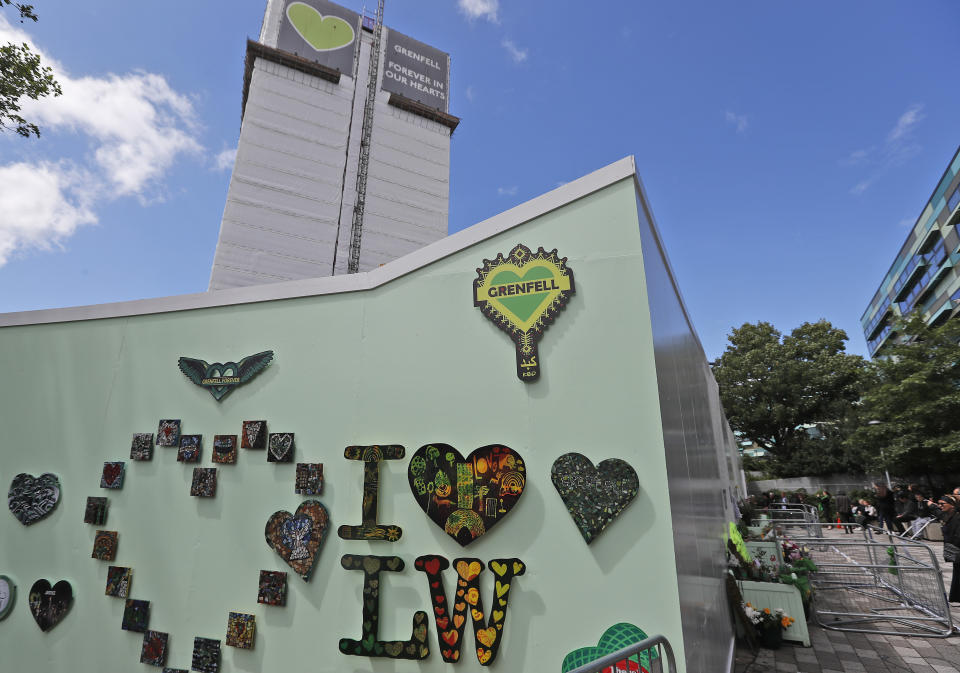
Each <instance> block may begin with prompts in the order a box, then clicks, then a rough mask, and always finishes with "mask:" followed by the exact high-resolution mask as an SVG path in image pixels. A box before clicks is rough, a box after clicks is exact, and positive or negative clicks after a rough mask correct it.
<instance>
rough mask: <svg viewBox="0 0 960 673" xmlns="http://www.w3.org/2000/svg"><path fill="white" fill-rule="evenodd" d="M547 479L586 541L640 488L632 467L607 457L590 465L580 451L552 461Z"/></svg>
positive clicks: (589, 540) (631, 498)
mask: <svg viewBox="0 0 960 673" xmlns="http://www.w3.org/2000/svg"><path fill="white" fill-rule="evenodd" d="M550 478H551V480H552V481H553V485H554V486H555V487H556V489H557V491H558V492H559V493H560V497H561V498H563V504H565V505H566V506H567V511H568V512H570V516H571V517H573V522H574V523H575V524H577V528H579V529H580V534H581V535H583V539H584V540H586V541H587V544H590V543H591V542H592V541H593V540H594V539H595V538H596V537H597V536H598V535H599V534H600V533H602V532H603V529H604V528H606V527H607V526H608V525H609V524H610V522H611V521H613V520H614V519H616V518H617V517H618V516H619V515H620V512H622V511H623V509H624V508H625V507H626V506H627V505H629V504H630V501H632V500H633V499H634V498H636V497H637V493H638V492H639V491H640V480H639V479H638V478H637V472H636V470H634V469H633V468H632V467H631V466H630V464H629V463H627V462H626V461H624V460H620V459H619V458H608V459H607V460H604V461H603V462H601V463H600V464H599V465H598V466H597V467H594V466H593V463H591V462H590V459H589V458H587V457H586V456H584V455H583V454H580V453H565V454H563V455H562V456H560V457H559V458H557V459H556V460H555V461H554V462H553V467H551V468H550Z"/></svg>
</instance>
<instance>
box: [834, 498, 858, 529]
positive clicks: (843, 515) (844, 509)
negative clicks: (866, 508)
mask: <svg viewBox="0 0 960 673" xmlns="http://www.w3.org/2000/svg"><path fill="white" fill-rule="evenodd" d="M833 502H834V503H835V504H836V506H837V516H838V517H840V523H842V524H846V525H844V527H843V532H844V533H849V534H851V535H852V534H853V526H851V525H849V524H850V521H851V519H852V517H853V507H852V505H851V503H850V498H848V497H847V493H846V491H840V493H838V494H837V497H836V498H834V500H833Z"/></svg>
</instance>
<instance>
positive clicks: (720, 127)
mask: <svg viewBox="0 0 960 673" xmlns="http://www.w3.org/2000/svg"><path fill="white" fill-rule="evenodd" d="M265 4H266V3H265V0H232V1H231V2H224V1H218V2H215V1H213V0H209V1H206V2H196V0H193V1H191V2H187V1H185V0H168V2H165V3H161V4H157V3H142V2H128V3H119V4H118V3H115V2H111V3H108V2H104V1H101V0H87V1H85V2H70V3H67V2H62V1H61V2H51V1H49V0H35V8H36V11H37V13H38V14H39V16H40V21H39V23H36V24H33V23H27V24H20V23H18V22H16V21H15V17H14V13H13V12H12V11H11V10H10V9H9V8H7V9H4V10H2V11H0V42H6V41H8V40H10V39H20V38H22V37H23V36H22V35H21V33H20V31H23V32H26V34H27V37H28V38H29V40H30V41H31V42H32V43H34V44H35V45H36V46H37V48H38V49H39V50H40V51H42V53H43V54H44V55H45V56H46V57H47V58H48V59H49V60H50V62H51V63H52V64H53V65H54V67H55V70H56V72H57V75H58V77H59V78H60V80H61V82H62V83H63V84H64V89H65V94H64V96H63V97H62V98H61V99H58V100H57V101H56V102H55V103H53V104H51V103H48V102H43V103H41V104H38V105H36V106H30V107H29V111H30V112H31V113H33V115H34V116H35V117H37V118H38V120H39V122H40V124H41V128H42V130H43V136H42V137H41V138H40V139H39V140H23V139H21V138H19V137H17V136H15V135H13V134H11V133H4V134H0V312H6V311H20V310H30V309H36V308H49V307H56V306H68V305H76V304H92V303H100V302H108V301H118V300H126V299H135V298H141V297H154V296H164V295H171V294H181V293H186V292H200V291H204V290H205V289H206V287H207V282H208V280H209V273H210V266H211V263H212V260H213V252H214V246H215V244H216V239H217V234H218V231H219V226H220V217H221V215H222V212H223V205H224V201H225V198H226V192H227V185H228V182H229V178H230V170H229V167H230V163H229V158H230V153H231V151H232V150H233V149H234V148H235V147H236V142H237V137H238V134H239V124H240V95H241V84H242V73H243V57H244V49H245V41H246V38H247V37H248V36H249V37H253V38H256V36H257V35H258V33H259V30H260V23H261V20H262V18H263V11H264V7H265ZM341 4H343V5H345V6H347V7H350V8H351V9H354V10H360V9H361V7H362V5H361V3H359V2H354V1H353V0H344V1H343V2H341ZM371 4H372V2H371ZM385 14H386V16H385V20H386V23H387V25H389V26H391V27H393V28H395V29H397V30H400V31H401V32H404V33H406V34H408V35H410V36H412V37H415V38H417V39H419V40H421V41H423V42H426V43H428V44H431V45H434V46H437V47H438V48H441V49H444V50H445V51H448V52H450V54H451V69H452V95H451V106H450V110H451V112H452V113H453V114H455V115H457V116H459V117H461V118H462V120H463V121H462V123H461V125H460V127H459V128H458V129H457V132H456V133H455V135H454V137H453V145H452V174H451V212H450V229H451V231H456V230H459V229H461V228H463V227H466V226H469V225H470V224H473V223H475V222H478V221H480V220H482V219H484V218H486V217H489V216H490V215H493V214H495V213H498V212H500V211H502V210H505V209H507V208H509V207H512V206H514V205H516V204H518V203H521V202H523V201H525V200H527V199H530V198H532V197H534V196H537V195H538V194H541V193H543V192H545V191H548V190H550V189H553V188H554V187H556V186H557V185H558V184H560V183H563V182H566V181H569V180H572V179H574V178H577V177H579V176H581V175H583V174H585V173H588V172H590V171H592V170H595V169H597V168H599V167H601V166H603V165H606V164H608V163H610V162H612V161H615V160H617V159H619V158H621V157H623V156H626V155H629V154H634V155H636V157H637V163H638V166H639V170H640V172H641V175H642V177H643V180H644V184H645V186H646V188H647V191H648V194H649V197H650V200H651V204H652V207H653V210H654V213H655V215H656V217H657V221H658V224H659V226H660V230H661V232H662V234H663V237H664V240H665V243H666V246H667V250H668V254H669V256H670V259H671V262H672V264H673V267H674V271H675V272H676V275H677V277H678V280H679V283H680V287H681V289H682V291H683V294H684V298H685V300H686V302H687V306H688V308H689V310H690V313H691V315H692V317H693V320H694V322H695V325H696V328H697V331H698V333H699V334H700V338H701V340H702V341H703V344H704V348H705V349H706V351H707V355H708V357H709V358H711V359H712V358H714V357H716V356H717V355H719V354H720V353H721V352H722V350H723V348H724V347H725V341H726V335H727V334H728V333H729V331H730V328H731V327H733V326H737V325H740V324H742V323H743V322H747V321H749V322H754V321H757V320H768V321H770V322H772V323H774V324H775V325H776V326H777V327H778V328H779V329H781V330H783V331H789V330H790V329H792V328H793V327H795V326H797V325H798V324H800V323H801V322H803V321H806V320H817V319H819V318H826V319H827V320H830V321H831V322H833V323H834V324H835V325H837V326H839V327H842V328H843V329H845V330H846V331H847V333H848V335H849V336H850V342H849V343H848V349H849V350H851V351H853V352H857V353H865V352H866V346H865V344H864V341H863V336H862V333H861V332H860V329H859V322H858V321H859V317H860V314H861V313H862V312H863V309H864V308H865V307H866V305H867V303H868V302H869V300H870V298H871V297H872V295H873V293H874V292H875V290H876V288H877V286H878V284H879V282H880V280H881V279H882V277H883V275H884V273H885V272H886V270H887V268H888V267H889V265H890V263H891V262H892V261H893V258H894V256H895V254H896V252H897V250H898V249H899V246H900V245H901V243H902V242H903V239H904V238H905V236H906V234H907V232H908V231H909V227H910V226H912V224H913V223H914V222H915V220H916V218H917V216H918V215H919V214H920V210H921V209H922V207H923V205H924V203H925V202H926V200H927V198H929V196H930V193H931V192H932V191H933V188H934V186H935V185H936V181H937V180H938V179H939V177H940V175H941V173H942V172H943V170H944V168H945V167H946V165H947V162H948V161H949V159H950V158H951V156H952V155H953V153H954V151H955V150H956V148H957V145H958V144H960V115H958V113H957V111H958V110H960V86H958V67H957V57H956V46H955V45H956V29H957V27H958V26H960V3H957V2H955V1H954V0H938V1H937V0H931V1H929V2H923V3H915V2H902V1H887V0H870V1H866V0H849V1H845V2H836V1H835V0H834V1H831V2H827V1H820V0H815V1H810V2H803V3H800V2H770V1H769V0H766V1H756V2H754V1H749V0H745V1H741V2H735V3H718V2H714V1H706V0H704V1H698V2H685V1H671V2H648V1H646V0H644V1H636V2H623V3H617V4H616V5H608V6H606V8H605V9H603V10H601V9H600V7H599V6H598V5H596V4H587V3H573V2H556V1H554V2H547V1H545V0H526V1H522V2H521V1H510V0H456V1H455V0H387V3H386V12H385Z"/></svg>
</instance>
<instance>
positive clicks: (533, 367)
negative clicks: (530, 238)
mask: <svg viewBox="0 0 960 673" xmlns="http://www.w3.org/2000/svg"><path fill="white" fill-rule="evenodd" d="M575 292H576V288H575V287H574V283H573V271H572V270H571V269H570V267H568V266H567V258H566V257H562V258H561V257H560V256H559V255H558V254H557V251H556V249H554V250H552V251H550V252H547V251H546V250H544V249H543V248H542V247H541V248H538V249H537V252H535V253H534V252H533V251H531V250H530V248H528V247H527V246H525V245H523V244H518V245H516V246H514V248H513V249H512V250H511V251H510V254H509V255H508V256H507V257H504V256H503V253H500V254H498V255H497V257H496V259H494V260H489V259H485V260H483V267H482V268H479V269H477V278H475V279H474V281H473V305H474V306H477V307H479V308H480V310H481V311H483V314H484V315H485V316H487V318H489V319H490V320H491V321H493V323H494V324H495V325H496V326H497V327H499V328H500V329H502V330H503V331H504V332H506V333H507V334H509V335H510V338H511V339H512V340H513V341H514V343H515V345H516V349H517V377H518V378H519V379H520V380H521V381H525V382H531V381H536V380H537V378H539V376H540V363H539V361H538V357H539V353H538V350H537V342H538V341H539V340H540V339H541V338H542V337H543V332H544V330H546V329H547V327H548V326H549V325H550V324H551V323H552V322H553V321H554V319H555V318H556V317H557V315H559V313H560V311H561V310H562V309H563V308H564V307H565V306H566V304H567V301H568V300H569V299H570V297H571V296H572V295H573V294H574V293H575Z"/></svg>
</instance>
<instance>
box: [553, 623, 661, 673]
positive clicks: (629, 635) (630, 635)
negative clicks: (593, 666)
mask: <svg viewBox="0 0 960 673" xmlns="http://www.w3.org/2000/svg"><path fill="white" fill-rule="evenodd" d="M646 638H647V634H646V633H644V631H643V629H641V628H639V627H637V626H634V625H633V624H628V623H627V622H620V623H619V624H614V625H613V626H611V627H610V628H609V629H607V630H606V631H604V632H603V635H602V636H600V642H598V643H597V646H596V647H581V648H580V649H579V650H574V651H573V652H571V653H570V654H568V655H567V656H565V657H564V658H563V664H562V667H561V673H568V671H572V670H574V669H577V668H579V667H580V666H583V665H584V664H589V663H590V662H591V661H596V660H597V659H600V658H601V657H605V656H607V655H608V654H612V653H613V652H616V651H617V650H622V649H623V648H624V647H627V646H628V645H633V644H634V643H639V642H640V641H641V640H644V639H646ZM651 658H652V659H656V658H657V653H656V652H653V653H652V657H651V656H650V655H648V654H647V653H646V652H645V651H644V652H641V653H640V654H639V655H634V656H632V657H630V658H629V659H628V660H627V661H629V662H632V664H634V665H635V666H638V667H639V669H640V671H643V672H644V673H648V671H649V668H650V659H651ZM614 670H617V671H619V670H620V668H618V667H615V668H614ZM625 670H631V671H635V670H637V669H636V668H633V666H630V665H629V664H628V667H627V669H625Z"/></svg>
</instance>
